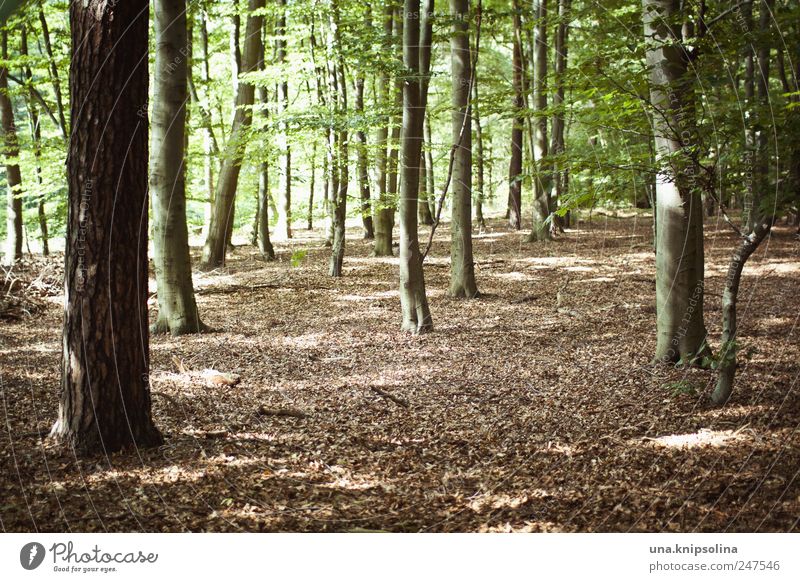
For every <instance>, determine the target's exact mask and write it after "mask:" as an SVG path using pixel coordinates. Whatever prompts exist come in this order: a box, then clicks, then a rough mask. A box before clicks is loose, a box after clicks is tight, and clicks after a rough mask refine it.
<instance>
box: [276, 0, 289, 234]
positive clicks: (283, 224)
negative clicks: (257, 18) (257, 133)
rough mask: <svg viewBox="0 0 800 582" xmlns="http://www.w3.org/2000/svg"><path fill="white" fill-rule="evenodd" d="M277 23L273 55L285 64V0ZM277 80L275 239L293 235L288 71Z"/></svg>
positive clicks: (282, 64)
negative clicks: (287, 119) (277, 174)
mask: <svg viewBox="0 0 800 582" xmlns="http://www.w3.org/2000/svg"><path fill="white" fill-rule="evenodd" d="M278 10H279V12H278V22H277V24H276V26H275V36H276V40H275V54H276V57H277V60H278V65H279V66H281V67H283V66H285V65H286V0H279V2H278ZM281 76H282V79H281V80H280V81H279V82H278V97H277V100H278V125H279V130H278V156H279V160H278V167H279V169H280V173H279V179H278V196H279V204H278V223H277V224H276V225H275V235H276V236H277V237H278V238H283V239H289V238H292V149H291V146H290V144H289V135H288V131H289V128H288V125H287V123H286V110H287V109H288V108H289V80H288V79H289V73H288V71H281Z"/></svg>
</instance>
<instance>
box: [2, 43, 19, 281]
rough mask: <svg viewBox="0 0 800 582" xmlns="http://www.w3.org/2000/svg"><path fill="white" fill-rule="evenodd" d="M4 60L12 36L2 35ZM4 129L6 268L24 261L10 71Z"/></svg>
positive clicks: (5, 79) (4, 79) (5, 75)
mask: <svg viewBox="0 0 800 582" xmlns="http://www.w3.org/2000/svg"><path fill="white" fill-rule="evenodd" d="M1 40H2V51H3V54H2V57H3V62H4V63H5V62H8V32H7V31H6V30H3V31H2V39H1ZM0 125H1V126H2V130H3V157H4V158H5V162H6V184H7V188H6V252H5V257H4V259H3V261H4V263H5V264H6V265H13V264H14V263H15V262H17V261H20V260H22V174H21V173H20V170H19V164H18V163H17V161H16V160H17V158H19V142H18V140H17V127H16V124H15V122H14V106H13V104H12V103H11V98H10V97H9V96H8V69H7V68H6V67H5V66H2V67H0Z"/></svg>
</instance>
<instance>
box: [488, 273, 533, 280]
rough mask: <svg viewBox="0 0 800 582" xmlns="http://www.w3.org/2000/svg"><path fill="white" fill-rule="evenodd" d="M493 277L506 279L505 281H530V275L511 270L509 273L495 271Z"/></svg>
mask: <svg viewBox="0 0 800 582" xmlns="http://www.w3.org/2000/svg"><path fill="white" fill-rule="evenodd" d="M494 277H496V278H498V279H506V280H507V281H530V280H531V279H532V277H531V276H530V275H526V274H525V273H520V272H519V271H511V272H510V273H496V274H494Z"/></svg>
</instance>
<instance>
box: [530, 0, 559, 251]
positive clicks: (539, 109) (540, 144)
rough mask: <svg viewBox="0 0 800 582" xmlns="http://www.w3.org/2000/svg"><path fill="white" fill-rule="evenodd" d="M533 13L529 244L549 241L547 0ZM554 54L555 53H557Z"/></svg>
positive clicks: (536, 6) (541, 1)
mask: <svg viewBox="0 0 800 582" xmlns="http://www.w3.org/2000/svg"><path fill="white" fill-rule="evenodd" d="M533 5H534V11H535V13H536V29H535V33H534V50H535V55H534V59H533V76H534V79H533V85H534V110H535V113H536V118H535V121H534V143H533V150H534V152H533V156H534V158H535V160H536V178H535V180H534V184H533V227H532V229H531V234H530V236H529V237H528V240H529V241H543V240H550V227H549V226H548V223H547V219H548V217H549V216H550V204H551V202H550V184H551V180H552V176H551V163H550V159H549V156H550V151H549V149H548V143H547V69H548V66H547V49H548V46H547V24H548V18H547V0H536V1H534V3H533ZM556 52H557V51H556Z"/></svg>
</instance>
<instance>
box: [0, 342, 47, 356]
mask: <svg viewBox="0 0 800 582" xmlns="http://www.w3.org/2000/svg"><path fill="white" fill-rule="evenodd" d="M25 351H26V352H36V353H37V354H50V353H53V352H59V353H60V352H61V346H58V347H52V346H48V345H47V344H45V343H41V342H39V343H36V344H34V345H32V346H27V347H26V348H25ZM17 353H19V348H12V349H9V350H0V354H9V355H11V354H17Z"/></svg>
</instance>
